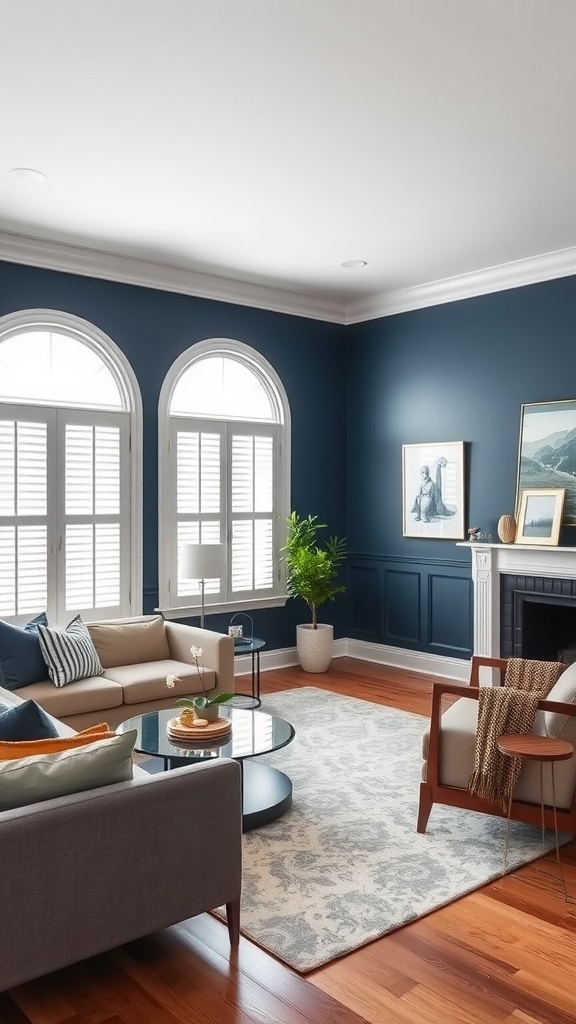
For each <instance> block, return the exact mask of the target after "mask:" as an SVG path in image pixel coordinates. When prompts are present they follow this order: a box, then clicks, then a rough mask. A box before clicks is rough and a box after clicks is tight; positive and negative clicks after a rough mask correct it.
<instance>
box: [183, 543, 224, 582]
mask: <svg viewBox="0 0 576 1024" xmlns="http://www.w3.org/2000/svg"><path fill="white" fill-rule="evenodd" d="M225 554H226V552H225V548H224V545H223V544H183V545H182V547H181V548H180V579H183V580H213V579H216V578H222V576H224V574H225V572H226V557H225Z"/></svg>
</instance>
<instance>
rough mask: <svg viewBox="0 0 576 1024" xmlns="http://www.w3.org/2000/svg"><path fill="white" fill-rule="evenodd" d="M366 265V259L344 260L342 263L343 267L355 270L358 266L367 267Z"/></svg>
mask: <svg viewBox="0 0 576 1024" xmlns="http://www.w3.org/2000/svg"><path fill="white" fill-rule="evenodd" d="M366 265H367V263H366V260H344V263H341V264H340V266H341V267H346V269H347V270H348V269H350V270H355V269H356V268H357V267H365V266H366Z"/></svg>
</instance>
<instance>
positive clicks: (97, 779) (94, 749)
mask: <svg viewBox="0 0 576 1024" xmlns="http://www.w3.org/2000/svg"><path fill="white" fill-rule="evenodd" d="M136 736H137V733H136V730H135V729H133V730H131V731H130V732H125V733H119V734H116V733H115V734H114V735H113V736H112V737H110V738H106V739H101V740H97V741H96V742H95V743H89V744H87V745H86V746H82V747H75V748H74V749H72V750H63V751H61V752H60V753H57V754H38V755H36V756H34V757H22V758H17V759H16V760H13V761H0V810H2V811H5V810H9V809H10V808H12V807H23V806H25V805H27V804H33V803H37V802H38V801H41V800H51V799H52V798H53V797H59V796H67V795H68V794H70V793H80V792H82V791H84V790H87V789H96V788H98V787H100V786H109V785H111V784H113V783H115V782H126V781H127V780H128V779H131V778H132V752H133V749H134V741H135V739H136Z"/></svg>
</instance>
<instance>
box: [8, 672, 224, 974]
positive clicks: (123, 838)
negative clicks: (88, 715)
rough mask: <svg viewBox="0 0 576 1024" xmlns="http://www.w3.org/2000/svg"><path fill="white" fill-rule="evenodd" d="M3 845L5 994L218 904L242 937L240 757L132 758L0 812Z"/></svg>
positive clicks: (62, 729) (67, 732) (61, 728)
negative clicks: (140, 761) (171, 767)
mask: <svg viewBox="0 0 576 1024" xmlns="http://www.w3.org/2000/svg"><path fill="white" fill-rule="evenodd" d="M0 700H2V701H4V702H5V703H14V702H17V701H19V700H20V698H19V697H18V695H16V694H14V693H10V692H9V691H7V690H3V689H1V688H0ZM58 728H59V732H60V733H61V734H62V735H70V734H72V733H73V731H74V730H72V729H70V728H68V727H66V726H65V725H62V724H60V723H58ZM0 849H1V850H2V871H1V872H0V906H1V907H2V916H3V920H4V923H5V927H4V928H3V930H2V937H1V938H0V991H4V990H5V989H7V988H11V987H12V986H14V985H19V984H21V983H22V982H25V981H28V980H30V979H32V978H36V977H38V976H40V975H43V974H47V973H49V972H51V971H54V970H57V969H58V968H61V967H64V966H67V965H69V964H72V963H76V962H78V961H79V960H83V959H85V958H86V957H89V956H93V955H94V954H96V953H100V952H103V951H105V950H108V949H111V948H113V947H115V946H118V945H121V944H122V943H125V942H129V941H131V940H133V939H137V938H139V937H142V936H144V935H147V934H149V933H151V932H154V931H157V930H159V929H161V928H165V927H167V926H168V925H171V924H175V923H177V922H179V921H183V920H186V919H187V918H189V917H193V916H195V915H196V914H200V913H203V912H204V911H207V910H212V909H214V908H215V907H219V906H221V905H225V906H226V909H227V913H228V930H229V934H230V940H231V942H232V944H236V943H237V942H238V936H239V927H240V892H241V853H242V810H241V786H240V767H239V765H238V764H237V763H236V762H235V761H231V760H218V761H214V762H210V763H208V764H207V763H203V764H191V765H189V766H186V767H184V768H178V769H176V770H175V771H171V772H163V773H161V774H158V775H148V774H147V773H146V772H145V771H143V770H142V769H140V768H138V767H137V766H135V767H134V778H133V779H132V780H130V781H128V782H120V783H115V784H113V785H109V786H102V787H101V788H99V789H92V790H89V791H87V792H82V793H75V794H74V795H71V796H63V797H58V798H57V799H51V800H45V801H44V802H41V803H35V804H31V805H28V806H25V807H19V808H16V809H14V810H8V811H1V812H0Z"/></svg>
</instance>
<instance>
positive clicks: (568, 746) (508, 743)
mask: <svg viewBox="0 0 576 1024" xmlns="http://www.w3.org/2000/svg"><path fill="white" fill-rule="evenodd" d="M496 742H497V745H498V749H499V751H500V752H501V753H502V754H504V756H505V757H518V758H520V760H522V761H538V762H539V764H540V809H541V815H542V842H544V833H545V831H546V829H545V825H544V786H543V771H544V765H545V764H549V765H550V772H551V777H552V801H553V811H554V838H555V841H556V861H557V863H558V869H559V871H560V878H561V881H562V885H563V887H564V896H565V899H566V901H569V902H573V901H572V900H571V899H570V897H569V896H568V892H567V890H566V880H565V878H564V872H563V871H562V864H561V862H560V847H559V845H558V822H557V820H556V785H555V780H554V765H555V764H556V762H557V761H568V760H569V759H570V758H571V757H572V755H573V753H574V746H573V744H572V743H569V742H568V740H562V739H558V738H557V737H555V736H536V735H534V734H533V733H524V734H521V735H520V734H517V733H506V734H504V735H503V736H499V737H498V739H497V741H496ZM513 789H514V787H513V785H512V786H510V793H509V794H508V818H507V821H506V844H505V847H504V867H503V870H502V874H504V873H505V871H506V857H507V853H508V831H509V828H510V811H511V808H512V792H513Z"/></svg>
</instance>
